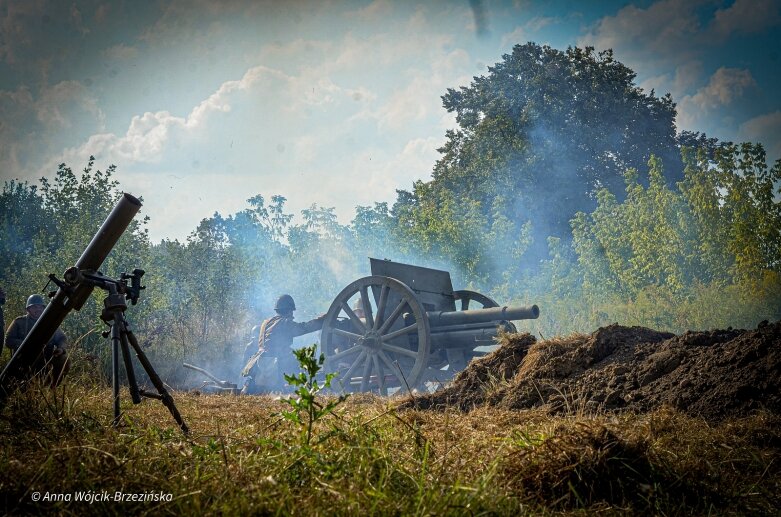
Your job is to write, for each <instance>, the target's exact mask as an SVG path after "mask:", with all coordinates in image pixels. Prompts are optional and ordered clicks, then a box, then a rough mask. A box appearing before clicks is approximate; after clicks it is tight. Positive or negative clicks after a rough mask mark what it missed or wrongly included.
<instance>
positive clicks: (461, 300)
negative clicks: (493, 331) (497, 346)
mask: <svg viewBox="0 0 781 517" xmlns="http://www.w3.org/2000/svg"><path fill="white" fill-rule="evenodd" d="M453 298H455V300H456V310H458V311H468V310H469V311H471V310H476V309H490V308H492V307H499V304H498V303H496V300H494V299H493V298H491V297H490V296H486V295H484V294H480V293H478V292H477V291H469V290H468V289H463V290H461V291H454V292H453ZM503 327H504V330H505V331H507V332H513V333H514V332H518V329H517V328H516V326H515V325H514V324H513V323H512V322H511V321H506V322H504V324H503Z"/></svg>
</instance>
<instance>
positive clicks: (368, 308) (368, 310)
mask: <svg viewBox="0 0 781 517" xmlns="http://www.w3.org/2000/svg"><path fill="white" fill-rule="evenodd" d="M361 304H362V305H363V317H364V318H366V328H374V318H373V317H372V304H371V302H370V301H369V291H368V289H367V288H366V286H363V287H361Z"/></svg>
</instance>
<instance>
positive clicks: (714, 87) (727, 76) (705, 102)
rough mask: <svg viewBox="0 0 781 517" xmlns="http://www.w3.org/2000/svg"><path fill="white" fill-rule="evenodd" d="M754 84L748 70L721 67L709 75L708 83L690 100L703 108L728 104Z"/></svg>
mask: <svg viewBox="0 0 781 517" xmlns="http://www.w3.org/2000/svg"><path fill="white" fill-rule="evenodd" d="M756 84H757V83H756V81H754V78H753V77H752V76H751V72H749V71H748V70H740V69H737V68H725V67H721V68H719V69H718V70H716V73H714V74H713V75H712V76H711V78H710V81H709V82H708V84H707V85H706V86H705V87H704V88H701V89H699V90H698V91H697V93H695V94H694V95H693V96H692V97H691V101H692V102H693V103H694V104H695V105H696V106H697V107H698V108H700V109H703V110H711V109H714V108H718V107H721V106H728V105H730V104H732V102H733V101H734V100H735V99H737V98H739V97H742V96H743V93H744V92H745V91H746V90H747V89H749V88H751V87H754V86H756Z"/></svg>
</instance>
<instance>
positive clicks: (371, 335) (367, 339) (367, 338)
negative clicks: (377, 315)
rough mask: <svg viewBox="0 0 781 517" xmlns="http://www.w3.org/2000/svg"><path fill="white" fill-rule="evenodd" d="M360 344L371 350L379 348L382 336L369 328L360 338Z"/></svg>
mask: <svg viewBox="0 0 781 517" xmlns="http://www.w3.org/2000/svg"><path fill="white" fill-rule="evenodd" d="M360 345H361V346H365V347H366V348H369V349H371V350H379V349H380V346H381V345H382V336H380V334H379V333H378V332H377V331H375V330H370V331H369V332H367V333H366V334H364V336H363V337H362V338H361V341H360Z"/></svg>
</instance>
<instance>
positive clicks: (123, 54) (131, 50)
mask: <svg viewBox="0 0 781 517" xmlns="http://www.w3.org/2000/svg"><path fill="white" fill-rule="evenodd" d="M102 54H103V56H104V57H106V58H107V59H110V60H112V61H122V60H127V59H134V58H136V57H138V49H137V48H136V47H131V46H128V45H125V44H124V43H120V44H119V45H114V46H113V47H109V48H107V49H106V50H104V51H103V52H102Z"/></svg>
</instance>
